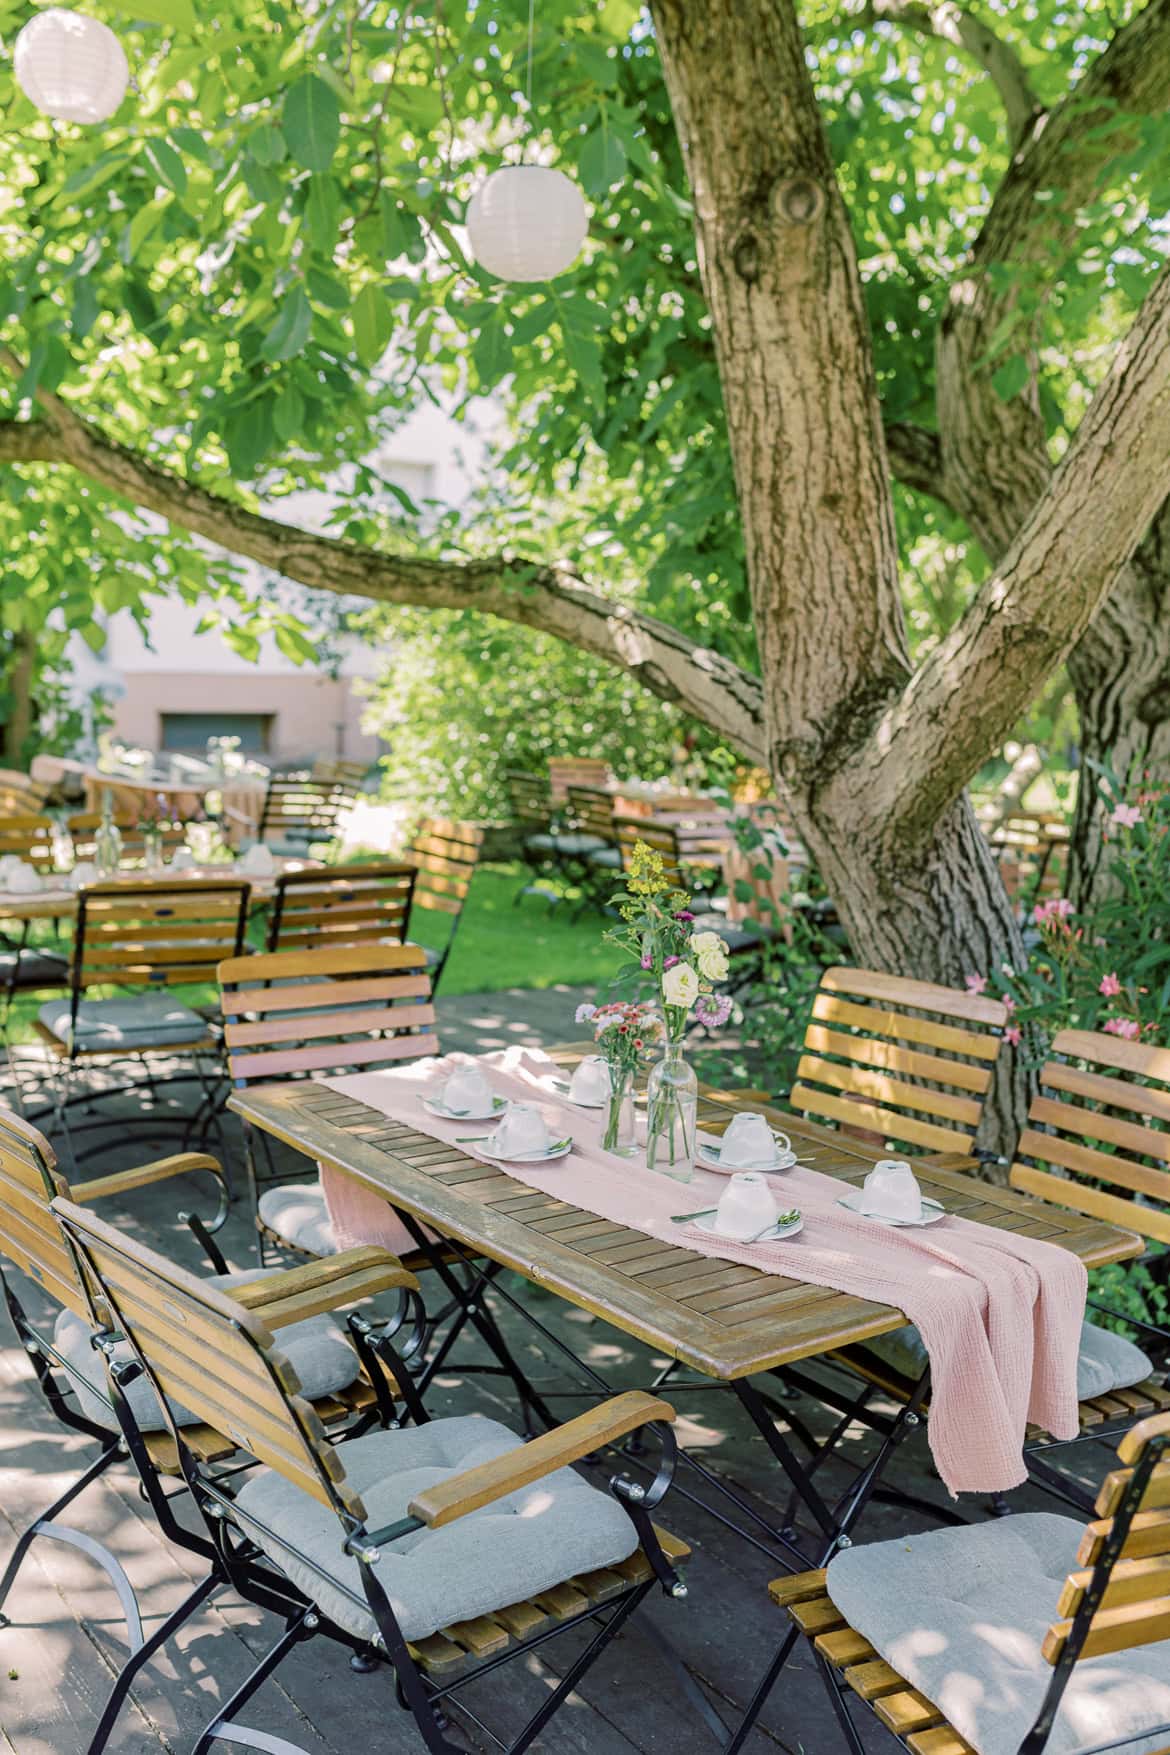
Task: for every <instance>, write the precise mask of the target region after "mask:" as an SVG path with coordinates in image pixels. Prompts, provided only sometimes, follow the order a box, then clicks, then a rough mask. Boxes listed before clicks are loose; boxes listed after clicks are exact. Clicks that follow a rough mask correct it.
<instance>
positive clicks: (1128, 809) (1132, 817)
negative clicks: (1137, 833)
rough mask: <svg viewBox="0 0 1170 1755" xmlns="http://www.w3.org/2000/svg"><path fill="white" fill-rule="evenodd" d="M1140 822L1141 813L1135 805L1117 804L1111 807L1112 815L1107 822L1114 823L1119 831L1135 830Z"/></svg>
mask: <svg viewBox="0 0 1170 1755" xmlns="http://www.w3.org/2000/svg"><path fill="white" fill-rule="evenodd" d="M1141 820H1142V813H1141V811H1140V810H1139V809H1138V807H1137V805H1136V804H1118V805H1115V806H1114V807H1113V815H1112V816H1111V817H1110V819H1109V821H1110V822H1111V823H1116V824H1117V826H1118V828H1119V829H1136V828H1137V826H1138V824H1139V823H1140V822H1141Z"/></svg>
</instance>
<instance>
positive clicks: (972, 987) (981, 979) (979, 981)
mask: <svg viewBox="0 0 1170 1755" xmlns="http://www.w3.org/2000/svg"><path fill="white" fill-rule="evenodd" d="M967 992H968V993H986V992H987V977H986V975H968V977H967Z"/></svg>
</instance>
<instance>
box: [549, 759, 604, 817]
mask: <svg viewBox="0 0 1170 1755" xmlns="http://www.w3.org/2000/svg"><path fill="white" fill-rule="evenodd" d="M611 779H612V775H611V773H610V767H609V763H608V762H606V761H603V760H602V758H601V757H600V756H550V757H549V759H548V784H549V791H550V793H551V795H552V801H553V804H554V805H563V804H564V803H565V802H566V800H567V799H568V796H569V788H570V786H593V787H605V786H608V785H609V783H610V780H611Z"/></svg>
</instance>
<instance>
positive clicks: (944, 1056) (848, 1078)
mask: <svg viewBox="0 0 1170 1755" xmlns="http://www.w3.org/2000/svg"><path fill="white" fill-rule="evenodd" d="M1006 1022H1007V1011H1006V1009H1005V1008H1004V1006H1003V1004H1002V1003H1001V1001H999V1000H998V999H992V998H990V997H988V996H987V995H984V994H977V993H966V992H963V991H962V990H961V989H959V988H955V987H939V986H936V985H935V984H934V983H933V982H927V981H911V980H908V979H906V978H905V977H903V976H900V975H883V974H880V973H878V972H877V971H876V970H873V969H854V968H850V967H848V966H846V965H840V966H836V967H834V968H831V969H826V970H825V973H824V975H823V976H822V977H821V984H820V989H819V991H818V993H817V996H816V999H815V1000H814V1001H813V1014H812V1020H811V1022H810V1023H809V1026H808V1028H807V1030H806V1031H805V1035H804V1051H803V1053H802V1054H801V1057H800V1063H799V1065H798V1066H797V1069H796V1083H795V1085H794V1086H793V1087H792V1090H791V1092H790V1093H789V1102H790V1103H791V1105H792V1107H793V1109H796V1110H798V1111H799V1112H800V1113H801V1114H802V1115H811V1116H813V1117H815V1118H816V1120H818V1121H828V1122H833V1123H836V1124H837V1125H838V1126H840V1127H842V1128H843V1129H844V1130H845V1131H846V1132H847V1133H851V1134H860V1135H861V1136H862V1137H864V1138H867V1139H871V1140H872V1141H873V1143H874V1147H875V1150H876V1152H877V1155H878V1156H879V1157H881V1156H882V1155H883V1150H882V1148H883V1147H884V1146H885V1145H886V1143H888V1142H892V1143H895V1144H898V1145H903V1146H906V1145H908V1146H912V1147H915V1148H925V1149H926V1150H927V1151H930V1152H936V1153H937V1152H948V1153H949V1152H955V1153H959V1154H961V1155H962V1156H964V1157H978V1156H980V1155H981V1154H980V1151H979V1148H978V1147H977V1146H976V1144H975V1134H976V1131H977V1129H978V1127H979V1122H980V1119H981V1117H982V1114H983V1102H984V1099H985V1097H986V1095H987V1093H988V1091H989V1090H990V1088H991V1080H992V1076H993V1074H994V1070H995V1062H996V1060H997V1058H998V1056H999V1052H1000V1047H1001V1045H1002V1038H1003V1029H1004V1025H1005V1024H1006Z"/></svg>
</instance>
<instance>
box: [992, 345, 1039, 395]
mask: <svg viewBox="0 0 1170 1755" xmlns="http://www.w3.org/2000/svg"><path fill="white" fill-rule="evenodd" d="M1031 376H1032V374H1031V368H1030V367H1029V365H1028V360H1027V356H1026V355H1025V354H1022V353H1017V354H1013V355H1012V357H1011V359H1010V360H1005V361H1004V363H1003V365H1002V366H1000V368H999V370H998V372H995V373H994V374H993V376H992V379H991V382H992V384H993V385H994V386H995V393H996V395H997V396H998V397H999V398H1000V400H1001V401H1003V402H1010V401H1011V399H1012V397H1013V396H1018V395H1019V394H1020V392H1021V391H1022V390H1026V389H1027V388H1028V384H1029V382H1030V380H1031Z"/></svg>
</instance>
